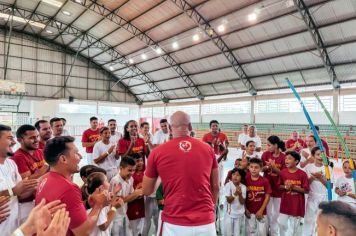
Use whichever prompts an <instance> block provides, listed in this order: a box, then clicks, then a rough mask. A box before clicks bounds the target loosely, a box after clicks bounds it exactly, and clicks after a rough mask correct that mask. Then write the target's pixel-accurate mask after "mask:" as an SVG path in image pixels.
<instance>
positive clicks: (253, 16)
mask: <svg viewBox="0 0 356 236" xmlns="http://www.w3.org/2000/svg"><path fill="white" fill-rule="evenodd" d="M247 19H248V20H249V21H255V20H256V19H257V14H256V13H255V12H254V13H251V14H249V15H248V16H247Z"/></svg>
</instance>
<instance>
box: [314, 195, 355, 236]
mask: <svg viewBox="0 0 356 236" xmlns="http://www.w3.org/2000/svg"><path fill="white" fill-rule="evenodd" d="M319 209H320V212H319V214H318V217H317V232H318V235H323V236H324V235H325V236H336V235H337V236H353V235H354V234H355V232H356V224H355V222H356V210H355V208H353V207H352V206H350V205H349V204H347V203H344V202H341V201H332V202H322V203H320V205H319Z"/></svg>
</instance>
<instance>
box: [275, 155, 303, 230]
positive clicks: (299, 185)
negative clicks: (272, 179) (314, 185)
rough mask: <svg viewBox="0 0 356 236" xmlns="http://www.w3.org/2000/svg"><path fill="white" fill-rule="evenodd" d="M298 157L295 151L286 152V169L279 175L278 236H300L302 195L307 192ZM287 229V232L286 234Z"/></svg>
mask: <svg viewBox="0 0 356 236" xmlns="http://www.w3.org/2000/svg"><path fill="white" fill-rule="evenodd" d="M299 162H300V155H299V153H297V152H295V151H290V152H286V159H285V164H286V167H287V168H284V169H283V170H281V172H280V174H279V188H280V189H281V190H282V191H283V192H282V198H281V206H280V215H279V217H278V225H279V233H280V236H286V235H288V234H290V233H291V235H293V236H294V235H302V232H301V228H302V226H301V221H302V219H303V217H304V214H305V197H304V194H306V193H308V192H309V181H308V176H307V174H306V173H305V172H304V171H302V170H301V169H299V168H298V167H297V165H298V163H299ZM288 229H289V232H288Z"/></svg>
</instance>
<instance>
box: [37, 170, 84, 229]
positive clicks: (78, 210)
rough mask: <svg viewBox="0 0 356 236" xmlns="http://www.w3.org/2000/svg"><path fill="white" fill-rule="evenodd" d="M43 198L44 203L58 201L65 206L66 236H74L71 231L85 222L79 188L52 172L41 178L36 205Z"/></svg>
mask: <svg viewBox="0 0 356 236" xmlns="http://www.w3.org/2000/svg"><path fill="white" fill-rule="evenodd" d="M43 198H44V199H45V200H46V203H49V202H52V201H54V200H60V201H61V203H65V204H66V210H67V211H68V212H69V217H70V224H69V229H68V231H67V234H66V235H67V236H74V234H73V232H72V231H71V229H75V228H77V227H79V226H80V225H82V224H83V223H84V222H85V221H86V220H87V213H86V211H85V208H84V204H83V202H82V194H81V192H80V189H79V187H78V186H77V185H76V184H74V183H72V182H70V181H69V180H67V179H66V178H64V176H62V175H60V174H58V173H56V172H52V171H50V172H48V173H47V174H46V175H44V176H43V178H42V181H41V182H40V184H39V185H38V189H37V193H36V199H35V203H36V205H37V204H38V203H39V202H41V200H42V199H43Z"/></svg>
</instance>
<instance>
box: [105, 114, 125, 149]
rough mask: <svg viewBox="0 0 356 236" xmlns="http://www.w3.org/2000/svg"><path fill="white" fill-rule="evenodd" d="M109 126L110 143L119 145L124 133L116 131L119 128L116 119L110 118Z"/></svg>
mask: <svg viewBox="0 0 356 236" xmlns="http://www.w3.org/2000/svg"><path fill="white" fill-rule="evenodd" d="M108 127H109V129H110V143H111V144H112V145H117V143H118V142H119V140H120V138H122V134H121V133H120V132H117V131H116V129H117V124H116V120H115V119H110V120H108Z"/></svg>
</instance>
